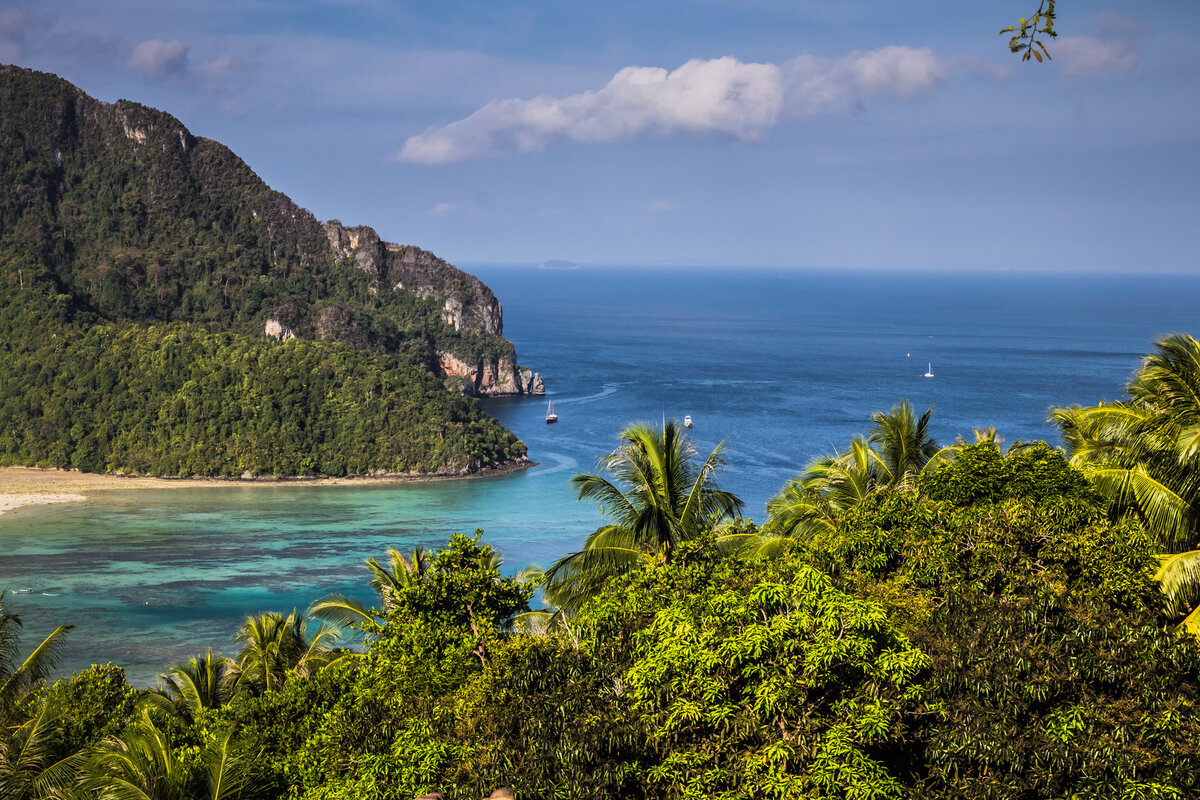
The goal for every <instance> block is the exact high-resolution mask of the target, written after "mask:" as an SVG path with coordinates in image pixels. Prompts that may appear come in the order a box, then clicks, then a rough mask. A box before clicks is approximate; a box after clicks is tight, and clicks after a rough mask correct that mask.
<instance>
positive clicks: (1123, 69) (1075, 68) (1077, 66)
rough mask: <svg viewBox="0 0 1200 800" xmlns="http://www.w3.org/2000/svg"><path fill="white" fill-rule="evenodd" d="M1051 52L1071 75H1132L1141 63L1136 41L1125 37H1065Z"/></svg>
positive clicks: (1089, 76)
mask: <svg viewBox="0 0 1200 800" xmlns="http://www.w3.org/2000/svg"><path fill="white" fill-rule="evenodd" d="M1050 52H1051V53H1052V54H1053V56H1054V58H1055V59H1057V60H1058V61H1059V62H1060V63H1061V64H1062V71H1063V75H1065V76H1067V77H1068V78H1077V79H1088V78H1101V77H1105V76H1109V75H1116V76H1123V75H1130V74H1132V73H1134V72H1136V71H1137V69H1138V66H1139V65H1140V64H1141V58H1140V57H1139V56H1138V53H1137V50H1136V49H1134V46H1133V44H1132V43H1131V42H1129V41H1125V40H1121V39H1112V40H1105V39H1096V38H1093V37H1091V36H1064V37H1062V38H1060V39H1059V40H1058V41H1057V42H1055V44H1054V45H1053V49H1052V50H1051V51H1050Z"/></svg>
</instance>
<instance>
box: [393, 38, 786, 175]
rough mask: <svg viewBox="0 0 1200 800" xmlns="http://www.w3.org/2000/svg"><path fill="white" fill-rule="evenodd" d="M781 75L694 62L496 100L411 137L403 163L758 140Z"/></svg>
mask: <svg viewBox="0 0 1200 800" xmlns="http://www.w3.org/2000/svg"><path fill="white" fill-rule="evenodd" d="M783 101H784V86H783V79H782V75H781V71H780V69H779V67H778V66H776V65H774V64H746V63H743V62H741V61H738V60H737V59H736V58H730V57H725V58H718V59H713V60H710V61H700V60H692V61H689V62H687V63H686V64H684V65H683V66H681V67H679V68H678V69H676V70H673V71H671V72H668V71H667V70H665V69H662V68H660V67H626V68H624V69H622V70H620V71H619V72H618V73H617V74H616V75H614V76H613V78H612V80H610V81H609V82H608V84H607V85H605V86H604V87H603V88H601V89H598V90H595V91H588V92H583V93H581V94H575V95H569V96H567V97H563V98H554V97H547V96H545V95H542V96H539V97H535V98H533V99H532V100H493V101H492V102H490V103H488V104H487V105H485V106H484V107H483V108H481V109H479V110H478V111H476V112H475V113H474V114H472V115H471V116H469V117H467V118H465V119H461V120H459V121H458V122H453V123H451V124H449V125H445V126H442V127H436V126H435V127H433V128H430V129H429V130H427V131H426V132H425V133H422V134H419V135H417V136H413V137H411V138H409V139H408V141H406V142H405V143H404V148H403V149H402V150H401V151H400V153H398V154H397V157H398V158H399V159H400V160H402V161H411V162H414V163H419V164H446V163H450V162H453V161H461V160H464V159H467V158H474V157H478V156H483V155H489V154H492V153H496V152H499V151H502V150H510V149H515V150H518V151H522V152H526V151H531V150H542V149H543V148H545V147H546V145H547V144H549V143H550V142H551V141H554V140H556V139H568V140H573V141H580V142H613V141H618V140H621V139H629V138H632V137H634V136H638V135H641V134H647V133H650V134H666V133H720V134H725V135H728V136H734V137H737V138H740V139H755V138H758V137H760V136H761V135H762V134H763V133H764V132H765V131H766V130H767V128H769V127H771V126H772V125H774V124H775V121H776V118H777V117H778V116H779V113H780V111H781V110H782V108H783Z"/></svg>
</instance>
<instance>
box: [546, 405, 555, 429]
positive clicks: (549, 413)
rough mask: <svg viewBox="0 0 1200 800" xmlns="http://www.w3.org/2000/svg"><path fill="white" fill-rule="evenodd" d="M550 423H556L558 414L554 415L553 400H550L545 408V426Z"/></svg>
mask: <svg viewBox="0 0 1200 800" xmlns="http://www.w3.org/2000/svg"><path fill="white" fill-rule="evenodd" d="M552 422H558V414H555V413H554V401H553V400H551V401H550V403H549V405H547V406H546V424H547V425H549V424H550V423H552Z"/></svg>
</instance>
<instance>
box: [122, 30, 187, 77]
mask: <svg viewBox="0 0 1200 800" xmlns="http://www.w3.org/2000/svg"><path fill="white" fill-rule="evenodd" d="M187 59H188V48H187V45H185V44H184V43H183V42H181V41H179V40H178V39H174V40H172V41H170V42H167V41H164V40H162V39H150V40H149V41H145V42H138V43H137V44H136V45H134V46H133V53H132V54H131V55H130V56H129V61H127V62H126V63H125V68H126V69H128V70H130V71H131V72H140V73H142V74H143V75H146V76H148V77H151V78H166V77H171V76H176V75H183V74H184V73H185V72H187V66H188V65H187Z"/></svg>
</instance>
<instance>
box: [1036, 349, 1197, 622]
mask: <svg viewBox="0 0 1200 800" xmlns="http://www.w3.org/2000/svg"><path fill="white" fill-rule="evenodd" d="M1155 347H1156V351H1155V352H1153V353H1150V354H1149V355H1147V356H1146V357H1145V359H1144V360H1143V362H1142V365H1141V367H1140V369H1138V371H1137V373H1136V374H1135V375H1134V376H1133V378H1132V379H1131V380H1130V382H1129V384H1128V386H1127V387H1126V390H1125V391H1126V395H1127V399H1125V400H1121V401H1118V402H1115V403H1100V404H1099V405H1095V406H1089V407H1074V408H1058V409H1055V410H1053V411H1052V412H1051V414H1050V419H1051V421H1052V422H1054V423H1055V424H1056V425H1057V426H1058V427H1059V430H1060V431H1061V432H1062V437H1063V441H1064V442H1065V443H1066V446H1067V450H1068V452H1069V453H1070V455H1071V463H1072V464H1074V465H1076V466H1078V467H1079V468H1080V469H1082V470H1083V471H1084V473H1085V474H1086V475H1087V476H1088V477H1089V478H1090V479H1091V481H1092V482H1093V483H1094V484H1095V486H1096V489H1097V490H1098V491H1099V492H1100V493H1101V494H1103V495H1104V497H1105V498H1107V500H1108V501H1109V504H1110V508H1111V512H1112V515H1113V516H1114V517H1120V516H1122V515H1125V514H1132V515H1134V516H1136V517H1137V518H1138V519H1139V520H1141V522H1142V523H1143V524H1144V525H1145V526H1146V529H1147V530H1148V531H1149V532H1150V533H1151V535H1152V536H1153V537H1154V539H1155V542H1156V544H1157V546H1158V547H1159V548H1160V550H1161V551H1162V557H1161V568H1160V570H1159V572H1158V578H1159V580H1160V581H1161V583H1162V585H1163V588H1164V591H1165V593H1166V595H1167V598H1168V603H1169V604H1170V606H1171V608H1172V610H1173V611H1175V612H1176V613H1178V614H1180V615H1184V614H1186V618H1185V620H1184V622H1185V624H1186V625H1188V627H1190V628H1191V629H1192V630H1193V632H1198V633H1200V615H1198V614H1197V613H1196V610H1195V609H1197V608H1200V551H1198V550H1196V549H1195V548H1196V547H1197V545H1198V544H1200V542H1198V538H1200V530H1198V528H1200V342H1197V341H1196V340H1195V339H1194V338H1192V337H1191V336H1188V335H1185V334H1175V335H1172V336H1166V337H1163V338H1162V339H1160V340H1159V341H1158V342H1156V343H1155ZM1189 612H1190V613H1189Z"/></svg>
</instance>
